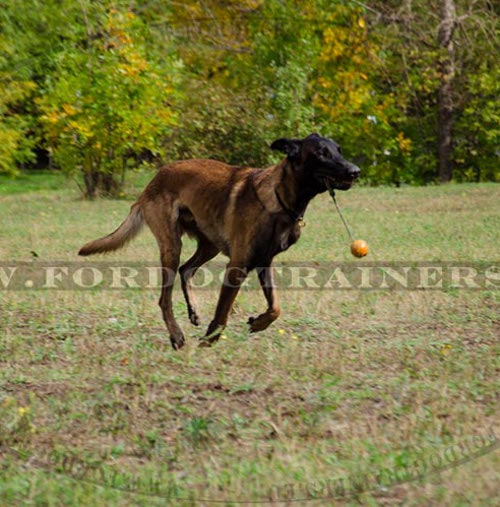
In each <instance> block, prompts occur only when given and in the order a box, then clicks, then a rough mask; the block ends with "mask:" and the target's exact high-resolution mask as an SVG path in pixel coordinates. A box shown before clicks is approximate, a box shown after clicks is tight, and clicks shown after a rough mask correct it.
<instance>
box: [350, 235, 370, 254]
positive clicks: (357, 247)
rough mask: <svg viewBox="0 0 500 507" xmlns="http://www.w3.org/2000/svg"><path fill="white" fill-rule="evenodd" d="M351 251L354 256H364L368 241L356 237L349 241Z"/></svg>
mask: <svg viewBox="0 0 500 507" xmlns="http://www.w3.org/2000/svg"><path fill="white" fill-rule="evenodd" d="M351 253H352V255H354V257H364V256H365V255H366V254H367V253H368V243H367V242H366V241H365V240H364V239H357V240H355V241H353V242H352V243H351Z"/></svg>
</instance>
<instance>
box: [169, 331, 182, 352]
mask: <svg viewBox="0 0 500 507" xmlns="http://www.w3.org/2000/svg"><path fill="white" fill-rule="evenodd" d="M170 343H171V344H172V348H173V349H174V350H179V349H181V348H182V347H184V344H185V343H186V340H185V339H184V335H183V334H182V333H181V334H179V335H176V336H174V335H170Z"/></svg>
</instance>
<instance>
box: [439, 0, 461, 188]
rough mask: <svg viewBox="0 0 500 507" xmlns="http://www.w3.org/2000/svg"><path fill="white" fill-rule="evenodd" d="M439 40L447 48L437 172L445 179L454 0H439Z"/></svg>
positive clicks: (449, 150) (449, 163) (448, 162)
mask: <svg viewBox="0 0 500 507" xmlns="http://www.w3.org/2000/svg"><path fill="white" fill-rule="evenodd" d="M440 19H441V20H440V23H439V27H438V43H439V46H440V47H441V48H442V49H443V50H444V51H445V54H444V55H442V56H441V58H440V62H439V63H440V69H439V70H440V74H441V77H440V84H439V95H438V173H439V177H440V179H441V181H442V182H444V183H446V182H449V181H451V176H452V152H453V148H452V128H453V109H454V104H453V85H454V79H455V46H454V42H453V35H454V32H455V26H456V23H457V13H456V8H455V2H454V0H440Z"/></svg>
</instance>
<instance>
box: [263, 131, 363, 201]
mask: <svg viewBox="0 0 500 507" xmlns="http://www.w3.org/2000/svg"><path fill="white" fill-rule="evenodd" d="M271 149H272V150H278V151H281V152H283V153H285V154H286V155H287V158H288V159H289V160H290V162H291V163H292V166H293V167H294V168H295V169H296V170H298V171H304V172H306V173H307V174H308V175H310V176H311V177H312V178H314V179H315V180H316V182H317V184H318V186H319V187H320V188H319V190H320V191H325V190H326V181H328V183H329V185H330V186H331V187H332V188H336V189H339V190H348V189H349V188H351V186H352V185H353V183H354V182H355V181H356V179H357V178H358V177H359V175H360V173H361V170H360V169H359V167H357V166H356V165H354V164H353V163H352V162H349V161H348V160H346V159H345V158H344V157H343V156H342V152H341V149H340V146H339V145H338V144H337V143H335V142H334V141H331V140H330V139H327V138H326V137H321V136H319V135H318V134H311V135H310V136H307V137H306V138H305V139H277V140H276V141H274V142H273V143H272V144H271Z"/></svg>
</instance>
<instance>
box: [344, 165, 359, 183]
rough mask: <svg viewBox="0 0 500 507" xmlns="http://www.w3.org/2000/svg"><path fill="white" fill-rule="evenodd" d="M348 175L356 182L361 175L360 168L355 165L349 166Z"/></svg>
mask: <svg viewBox="0 0 500 507" xmlns="http://www.w3.org/2000/svg"><path fill="white" fill-rule="evenodd" d="M347 174H348V175H349V177H350V178H352V179H353V180H355V179H356V178H358V177H359V175H360V174H361V169H360V168H359V167H358V166H355V165H354V164H351V165H350V166H349V169H347Z"/></svg>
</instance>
